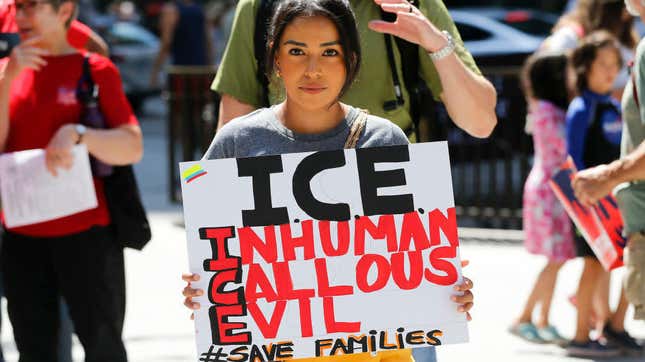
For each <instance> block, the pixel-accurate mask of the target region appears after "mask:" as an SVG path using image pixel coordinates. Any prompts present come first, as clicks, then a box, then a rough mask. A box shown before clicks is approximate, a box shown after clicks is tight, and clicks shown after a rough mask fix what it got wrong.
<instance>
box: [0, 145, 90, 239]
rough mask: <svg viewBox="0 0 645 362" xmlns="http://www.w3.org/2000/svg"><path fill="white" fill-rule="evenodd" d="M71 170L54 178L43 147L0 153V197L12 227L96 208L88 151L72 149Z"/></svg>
mask: <svg viewBox="0 0 645 362" xmlns="http://www.w3.org/2000/svg"><path fill="white" fill-rule="evenodd" d="M72 153H73V155H74V164H73V166H72V168H71V169H69V170H65V169H62V168H61V169H59V170H58V176H56V177H54V176H53V175H52V174H51V173H49V172H48V171H47V168H46V167H45V151H44V150H42V149H36V150H28V151H20V152H12V153H6V154H3V155H0V198H1V200H2V210H3V211H4V215H5V224H6V226H7V227H9V228H14V227H18V226H24V225H30V224H36V223H39V222H44V221H48V220H53V219H57V218H60V217H63V216H68V215H72V214H75V213H78V212H81V211H85V210H89V209H93V208H95V207H97V205H98V201H97V199H96V190H95V189H94V183H93V181H92V171H91V168H90V160H89V154H88V152H87V147H86V146H85V145H78V146H75V147H74V149H73V152H72Z"/></svg>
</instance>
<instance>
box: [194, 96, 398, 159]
mask: <svg viewBox="0 0 645 362" xmlns="http://www.w3.org/2000/svg"><path fill="white" fill-rule="evenodd" d="M358 114H359V111H358V110H357V109H356V108H354V107H349V112H348V113H347V117H346V118H345V119H344V120H343V121H342V122H340V123H339V124H338V126H336V127H334V128H333V129H331V130H329V131H326V132H323V133H318V134H301V133H296V132H293V131H292V130H290V129H288V128H286V127H285V126H284V125H283V124H282V122H280V120H278V118H277V116H276V113H275V107H271V108H262V109H259V110H257V111H255V112H252V113H249V114H247V115H245V116H242V117H239V118H236V119H234V120H232V121H231V122H228V123H227V124H226V125H225V126H224V127H222V128H221V129H220V130H219V131H217V134H216V135H215V138H214V139H213V142H212V143H211V145H210V147H208V151H206V154H205V155H204V157H203V158H204V159H218V158H239V157H256V156H266V155H276V154H283V153H295V152H313V151H330V150H339V149H343V147H344V145H345V141H346V140H347V136H348V135H349V130H350V128H351V126H352V124H353V123H354V121H355V120H356V118H357V117H358ZM408 143H409V142H408V138H407V137H406V136H405V133H403V131H402V130H401V129H400V128H399V127H398V126H397V125H395V124H394V123H392V122H390V121H388V120H386V119H383V118H380V117H376V116H371V115H370V116H368V119H367V123H366V125H365V128H364V129H363V132H362V133H361V136H360V138H359V139H358V143H357V145H356V147H357V148H361V147H378V146H398V145H406V144H408Z"/></svg>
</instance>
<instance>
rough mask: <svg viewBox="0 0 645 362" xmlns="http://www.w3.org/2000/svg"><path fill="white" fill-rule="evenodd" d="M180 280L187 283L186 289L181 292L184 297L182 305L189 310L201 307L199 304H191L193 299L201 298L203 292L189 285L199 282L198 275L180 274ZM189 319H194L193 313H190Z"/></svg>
mask: <svg viewBox="0 0 645 362" xmlns="http://www.w3.org/2000/svg"><path fill="white" fill-rule="evenodd" d="M181 279H183V280H184V281H185V282H186V283H188V284H186V287H184V290H183V292H182V294H183V295H184V297H186V299H184V305H185V306H186V308H188V309H190V310H197V309H199V308H200V307H201V306H200V305H199V303H197V302H193V297H201V296H202V295H204V290H203V289H193V287H192V285H191V284H190V283H191V282H196V281H198V280H199V274H192V273H187V274H182V276H181ZM190 319H195V313H192V314H191V315H190Z"/></svg>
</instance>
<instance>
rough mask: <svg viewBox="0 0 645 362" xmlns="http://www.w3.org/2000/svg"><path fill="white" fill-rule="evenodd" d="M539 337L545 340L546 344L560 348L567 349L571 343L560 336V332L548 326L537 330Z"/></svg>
mask: <svg viewBox="0 0 645 362" xmlns="http://www.w3.org/2000/svg"><path fill="white" fill-rule="evenodd" d="M537 333H538V336H539V337H540V338H542V340H544V342H545V343H551V344H555V345H558V346H560V347H565V346H566V345H567V344H568V343H569V341H568V340H567V339H566V338H564V337H562V335H560V332H558V330H557V329H556V328H555V327H554V326H551V325H549V326H546V327H544V328H538V329H537Z"/></svg>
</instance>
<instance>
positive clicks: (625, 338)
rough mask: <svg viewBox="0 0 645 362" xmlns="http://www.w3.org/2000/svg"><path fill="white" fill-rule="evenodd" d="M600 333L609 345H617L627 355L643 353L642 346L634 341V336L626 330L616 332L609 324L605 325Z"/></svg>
mask: <svg viewBox="0 0 645 362" xmlns="http://www.w3.org/2000/svg"><path fill="white" fill-rule="evenodd" d="M602 335H603V336H604V337H605V338H606V339H607V342H608V343H609V344H611V345H614V346H616V347H618V348H619V349H620V350H621V351H622V352H623V353H625V354H627V355H629V356H640V355H641V354H643V346H642V345H640V344H639V343H638V342H636V339H634V337H632V336H630V335H629V333H627V331H622V332H617V331H615V330H613V329H612V328H611V327H610V326H609V325H606V326H605V328H604V329H603V331H602Z"/></svg>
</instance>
